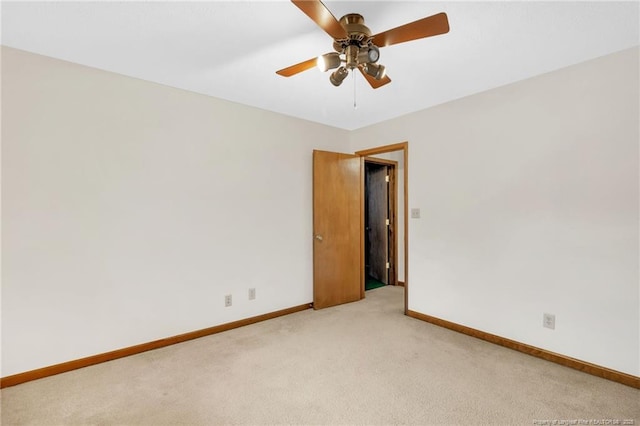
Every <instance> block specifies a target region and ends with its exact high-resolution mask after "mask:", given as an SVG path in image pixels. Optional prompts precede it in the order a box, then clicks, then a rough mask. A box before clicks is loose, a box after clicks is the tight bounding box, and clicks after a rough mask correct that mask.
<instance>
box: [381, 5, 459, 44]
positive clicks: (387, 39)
mask: <svg viewBox="0 0 640 426" xmlns="http://www.w3.org/2000/svg"><path fill="white" fill-rule="evenodd" d="M448 32H449V20H448V19H447V14H446V13H444V12H442V13H438V14H436V15H433V16H429V17H427V18H422V19H418V20H417V21H414V22H411V23H409V24H405V25H401V26H399V27H396V28H393V29H391V30H388V31H385V32H383V33H380V34H376V35H374V36H373V44H375V45H376V46H378V47H386V46H391V45H392V44H398V43H404V42H405V41H411V40H417V39H419V38H425V37H431V36H435V35H439V34H446V33H448Z"/></svg>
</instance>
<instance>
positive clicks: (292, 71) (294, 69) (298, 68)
mask: <svg viewBox="0 0 640 426" xmlns="http://www.w3.org/2000/svg"><path fill="white" fill-rule="evenodd" d="M317 62H318V58H312V59H309V60H307V61H304V62H300V63H299V64H295V65H291V66H290V67H287V68H283V69H281V70H280V71H276V74H279V75H281V76H283V77H291V76H292V75H296V74H298V73H300V72H302V71H306V70H308V69H311V68H313V67H315V66H316V63H317Z"/></svg>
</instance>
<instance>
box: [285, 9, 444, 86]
mask: <svg viewBox="0 0 640 426" xmlns="http://www.w3.org/2000/svg"><path fill="white" fill-rule="evenodd" d="M291 2H292V3H293V4H295V5H296V6H297V7H298V8H299V9H300V10H302V11H303V12H304V13H305V14H306V15H307V16H308V17H309V18H311V19H312V20H313V21H314V22H315V23H316V24H317V25H318V26H319V27H320V28H322V29H323V30H324V31H325V32H326V33H327V34H329V35H330V36H331V38H333V49H334V50H335V52H330V53H326V54H324V55H321V56H319V57H317V58H312V59H309V60H306V61H304V62H300V63H299V64H295V65H292V66H290V67H287V68H283V69H281V70H279V71H276V74H279V75H281V76H284V77H291V76H292V75H295V74H298V73H301V72H302V71H306V70H308V69H311V68H313V67H315V66H317V67H318V68H320V70H322V71H328V70H331V69H335V71H334V72H333V73H331V75H330V76H329V81H331V83H332V84H333V85H334V86H339V85H340V84H342V82H343V81H344V79H345V78H346V77H347V75H348V74H349V71H353V70H355V69H356V68H357V69H358V70H360V72H361V73H362V75H363V76H364V77H365V78H366V80H367V81H368V82H369V84H370V85H371V87H373V88H374V89H377V88H378V87H381V86H384V85H385V84H387V83H390V82H391V79H390V78H389V77H388V76H387V75H386V69H385V67H384V65H381V64H378V59H380V48H382V47H386V46H391V45H393V44H398V43H404V42H407V41H412V40H417V39H420V38H425V37H431V36H435V35H440V34H445V33H448V32H449V21H448V20H447V14H446V13H438V14H436V15H433V16H429V17H426V18H422V19H419V20H417V21H414V22H411V23H409V24H405V25H401V26H399V27H396V28H393V29H391V30H388V31H384V32H381V33H378V34H375V35H371V31H370V30H369V28H367V26H365V24H364V17H362V15H360V14H357V13H349V14H347V15H345V16H343V17H342V18H340V20H339V21H338V20H337V19H336V18H335V17H334V16H333V15H332V14H331V12H330V11H329V9H327V7H326V6H325V5H324V4H323V3H322V2H321V1H320V0H291Z"/></svg>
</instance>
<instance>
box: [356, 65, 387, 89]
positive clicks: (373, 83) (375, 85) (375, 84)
mask: <svg viewBox="0 0 640 426" xmlns="http://www.w3.org/2000/svg"><path fill="white" fill-rule="evenodd" d="M358 69H359V70H360V72H361V73H362V75H363V76H364V78H366V79H367V81H368V82H369V84H370V85H371V87H373V88H374V89H377V88H378V87H382V86H384V85H385V84H387V83H391V79H390V78H389V77H388V76H386V75H385V76H384V77H382V78H381V79H380V80H376V79H375V78H373V77H371V76H370V75H369V74H367V73H366V72H364V70H363V69H362V67H358Z"/></svg>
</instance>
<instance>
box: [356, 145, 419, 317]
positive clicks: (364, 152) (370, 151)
mask: <svg viewBox="0 0 640 426" xmlns="http://www.w3.org/2000/svg"><path fill="white" fill-rule="evenodd" d="M394 151H402V155H403V163H404V164H403V166H404V176H403V179H404V200H403V203H404V313H405V315H406V314H407V312H408V310H409V197H408V195H409V142H400V143H396V144H392V145H384V146H379V147H375V148H370V149H365V150H361V151H356V152H355V154H356V155H357V156H360V157H368V156H371V155H376V154H384V153H387V152H394ZM360 167H361V171H362V177H361V184H360V196H361V200H362V201H361V202H362V203H363V204H364V158H363V159H362V160H361V166H360ZM361 222H362V226H361V227H360V228H361V229H364V208H363V209H361ZM360 239H361V242H360V244H361V250H360V253H361V254H360V264H361V268H360V269H361V271H362V273H361V275H362V293H364V231H363V232H362V237H361V238H360ZM362 296H363V297H364V294H362Z"/></svg>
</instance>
